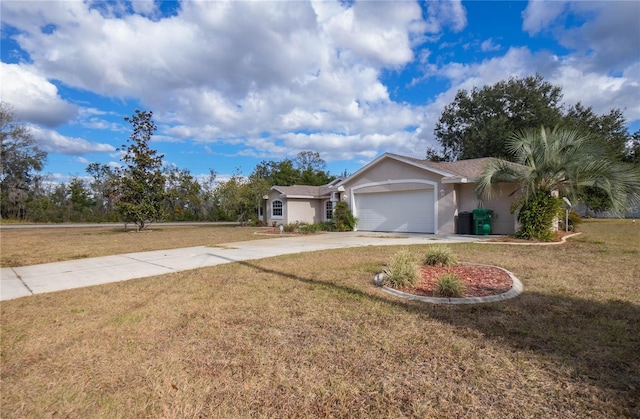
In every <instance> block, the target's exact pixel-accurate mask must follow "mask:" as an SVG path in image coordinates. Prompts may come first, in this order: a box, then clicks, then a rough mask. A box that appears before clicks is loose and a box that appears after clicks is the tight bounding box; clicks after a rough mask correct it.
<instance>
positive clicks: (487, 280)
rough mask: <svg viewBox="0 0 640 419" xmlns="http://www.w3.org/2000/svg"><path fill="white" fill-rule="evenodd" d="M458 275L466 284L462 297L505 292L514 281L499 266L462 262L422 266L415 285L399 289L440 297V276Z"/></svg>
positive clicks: (410, 292) (425, 295) (409, 292)
mask: <svg viewBox="0 0 640 419" xmlns="http://www.w3.org/2000/svg"><path fill="white" fill-rule="evenodd" d="M446 274H454V275H456V276H457V277H458V278H459V279H460V280H461V281H462V282H463V284H464V286H465V291H464V292H463V294H462V295H461V297H486V296H489V295H499V294H503V293H505V292H507V291H509V290H510V289H511V287H512V286H513V281H512V280H511V277H510V276H509V274H508V273H507V272H506V271H505V270H503V269H500V268H498V267H495V266H487V265H476V264H460V265H458V266H449V267H444V266H423V267H421V268H420V279H419V281H418V283H417V284H416V285H415V287H402V288H399V289H398V290H399V291H402V292H406V293H408V294H415V295H420V296H424V297H440V295H438V293H437V282H438V278H440V277H442V276H444V275H446Z"/></svg>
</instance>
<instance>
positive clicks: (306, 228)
mask: <svg viewBox="0 0 640 419" xmlns="http://www.w3.org/2000/svg"><path fill="white" fill-rule="evenodd" d="M321 228H322V225H321V224H319V223H313V224H300V226H299V227H298V231H299V232H300V233H301V234H314V233H317V232H318V231H320V230H321Z"/></svg>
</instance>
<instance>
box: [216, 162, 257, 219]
mask: <svg viewBox="0 0 640 419" xmlns="http://www.w3.org/2000/svg"><path fill="white" fill-rule="evenodd" d="M214 194H215V197H216V200H217V204H218V217H219V218H220V219H222V220H225V221H238V222H240V223H244V222H247V221H248V220H249V217H250V215H251V213H252V211H253V210H254V209H256V208H257V207H255V206H254V205H253V199H252V197H251V194H250V192H249V181H248V179H247V178H245V177H243V176H242V175H241V174H240V171H239V170H237V169H236V171H235V173H234V174H233V176H231V178H229V180H227V181H223V182H218V184H217V185H216V188H215V192H214Z"/></svg>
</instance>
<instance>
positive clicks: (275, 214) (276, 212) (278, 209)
mask: <svg viewBox="0 0 640 419" xmlns="http://www.w3.org/2000/svg"><path fill="white" fill-rule="evenodd" d="M271 217H272V218H282V201H273V202H272V203H271Z"/></svg>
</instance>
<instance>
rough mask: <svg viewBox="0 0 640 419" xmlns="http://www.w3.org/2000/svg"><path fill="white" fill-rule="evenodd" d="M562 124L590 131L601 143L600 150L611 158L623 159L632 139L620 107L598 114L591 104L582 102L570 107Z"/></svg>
mask: <svg viewBox="0 0 640 419" xmlns="http://www.w3.org/2000/svg"><path fill="white" fill-rule="evenodd" d="M562 125H563V126H565V127H568V128H573V129H576V130H578V131H581V132H588V133H590V134H591V135H592V136H593V137H594V141H596V142H598V143H599V144H600V152H601V153H604V154H607V155H608V156H609V157H610V158H613V159H616V160H623V159H624V157H625V154H626V144H627V142H629V140H631V136H630V135H629V132H628V131H627V120H626V118H625V117H624V114H623V113H622V111H621V110H620V109H616V108H614V109H611V110H610V111H609V113H608V114H603V115H597V114H596V113H595V112H594V111H593V108H592V107H591V106H589V107H584V106H583V105H582V104H581V103H580V102H578V103H577V104H575V105H574V106H572V107H571V108H569V110H568V111H567V113H566V115H565V116H564V120H563V122H562Z"/></svg>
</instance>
